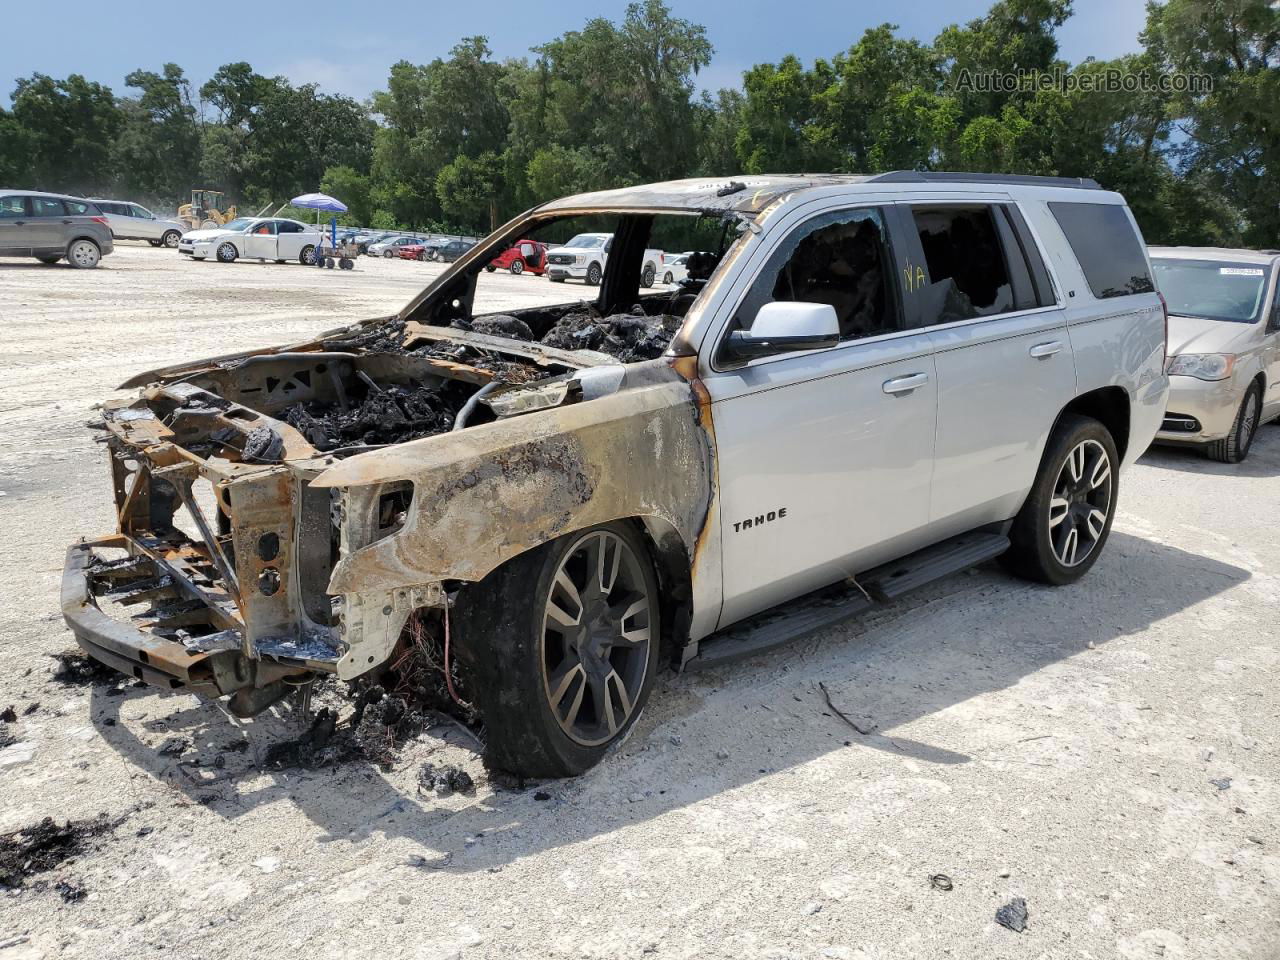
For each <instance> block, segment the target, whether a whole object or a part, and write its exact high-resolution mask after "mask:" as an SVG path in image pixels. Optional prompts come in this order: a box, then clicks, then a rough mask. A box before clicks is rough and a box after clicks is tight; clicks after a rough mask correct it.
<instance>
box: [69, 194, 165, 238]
mask: <svg viewBox="0 0 1280 960" xmlns="http://www.w3.org/2000/svg"><path fill="white" fill-rule="evenodd" d="M90 201H91V202H92V203H93V205H94V206H95V207H97V208H98V209H99V210H101V211H102V214H103V216H105V217H106V218H107V223H108V225H110V227H111V235H112V236H113V237H115V238H116V239H117V240H148V241H150V242H151V245H152V246H153V247H160V246H164V247H170V248H173V247H177V245H178V241H179V240H180V239H181V238H182V234H183V233H184V232H186V229H187V226H186V224H184V223H182V222H180V221H178V220H173V219H170V218H167V217H157V216H156V215H155V214H154V213H152V212H151V211H150V210H148V209H147V208H146V207H144V206H142V205H140V204H137V203H130V202H127V201H124V200H99V199H98V198H96V197H91V198H90Z"/></svg>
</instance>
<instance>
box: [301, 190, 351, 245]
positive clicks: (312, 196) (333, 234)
mask: <svg viewBox="0 0 1280 960" xmlns="http://www.w3.org/2000/svg"><path fill="white" fill-rule="evenodd" d="M289 202H290V203H292V204H293V205H294V206H295V207H306V208H308V209H310V210H328V211H329V212H331V213H346V212H347V205H346V204H345V203H343V202H342V201H341V200H335V199H334V198H333V197H331V196H329V195H328V194H327V193H304V194H303V195H302V196H300V197H294V198H293V199H292V200H290V201H289ZM319 219H320V217H319V214H318V213H317V215H316V220H317V222H319ZM329 235H330V242H331V244H332V245H333V246H335V247H336V246H337V245H338V218H337V217H330V218H329Z"/></svg>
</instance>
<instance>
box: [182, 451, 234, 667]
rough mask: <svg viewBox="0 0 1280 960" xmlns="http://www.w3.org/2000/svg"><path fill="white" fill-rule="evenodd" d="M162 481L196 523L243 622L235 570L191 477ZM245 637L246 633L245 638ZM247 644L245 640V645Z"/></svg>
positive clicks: (186, 473) (188, 474)
mask: <svg viewBox="0 0 1280 960" xmlns="http://www.w3.org/2000/svg"><path fill="white" fill-rule="evenodd" d="M164 479H166V480H168V481H169V483H171V484H172V485H173V488H174V489H175V490H177V491H178V496H179V498H181V500H182V505H183V506H184V507H186V508H187V512H188V513H190V514H191V519H192V520H194V521H195V522H196V527H197V528H198V529H199V530H200V538H201V539H202V540H203V541H204V545H205V546H206V547H207V548H208V549H209V559H210V560H212V561H213V565H214V566H215V567H217V569H218V575H219V576H221V577H222V582H223V583H224V584H226V589H227V592H228V593H229V594H230V595H231V599H232V600H234V601H235V604H236V608H237V609H238V610H239V611H240V619H241V620H242V621H245V615H244V601H243V599H242V598H241V595H240V583H239V581H238V580H237V579H236V573H235V570H234V569H233V568H232V566H231V564H230V563H228V562H227V558H226V556H225V555H224V554H223V552H222V544H220V543H218V538H217V536H216V535H215V534H214V532H213V530H212V529H210V527H209V521H208V520H206V519H205V515H204V511H203V510H201V509H200V505H199V504H197V503H196V500H195V497H194V496H192V493H191V483H192V480H193V479H194V478H193V477H191V475H190V473H189V472H188V471H187V470H174V471H172V472H164ZM245 622H247V621H245ZM247 636H248V635H247V633H246V638H247ZM247 643H248V641H247V639H246V645H247ZM245 655H246V656H248V655H249V651H248V650H246V651H245Z"/></svg>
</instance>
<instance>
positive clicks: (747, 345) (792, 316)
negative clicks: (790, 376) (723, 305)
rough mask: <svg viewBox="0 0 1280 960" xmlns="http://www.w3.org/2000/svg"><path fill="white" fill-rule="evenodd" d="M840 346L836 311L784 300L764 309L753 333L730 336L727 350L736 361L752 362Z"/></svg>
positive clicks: (821, 305) (741, 331)
mask: <svg viewBox="0 0 1280 960" xmlns="http://www.w3.org/2000/svg"><path fill="white" fill-rule="evenodd" d="M839 342H840V321H839V319H838V318H837V317H836V308H835V307H833V306H831V305H830V304H827V303H799V302H795V301H789V300H780V301H774V302H773V303H766V304H765V305H764V306H762V307H761V308H760V310H759V312H758V313H757V314H756V319H755V322H754V323H752V324H751V329H750V330H734V331H733V332H732V333H731V334H729V340H728V342H727V343H726V347H727V348H728V351H729V353H730V354H731V355H732V356H733V357H735V358H737V359H739V360H751V359H753V358H755V357H769V356H773V355H774V354H776V353H792V352H794V351H797V350H824V349H826V348H827V347H834V346H835V345H836V344H838V343H839Z"/></svg>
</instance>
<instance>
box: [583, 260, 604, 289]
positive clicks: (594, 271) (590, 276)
mask: <svg viewBox="0 0 1280 960" xmlns="http://www.w3.org/2000/svg"><path fill="white" fill-rule="evenodd" d="M602 276H604V271H602V270H601V269H600V264H598V263H593V264H591V266H589V267H587V283H588V284H590V285H591V286H593V287H598V286H599V285H600V278H601V277H602Z"/></svg>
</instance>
